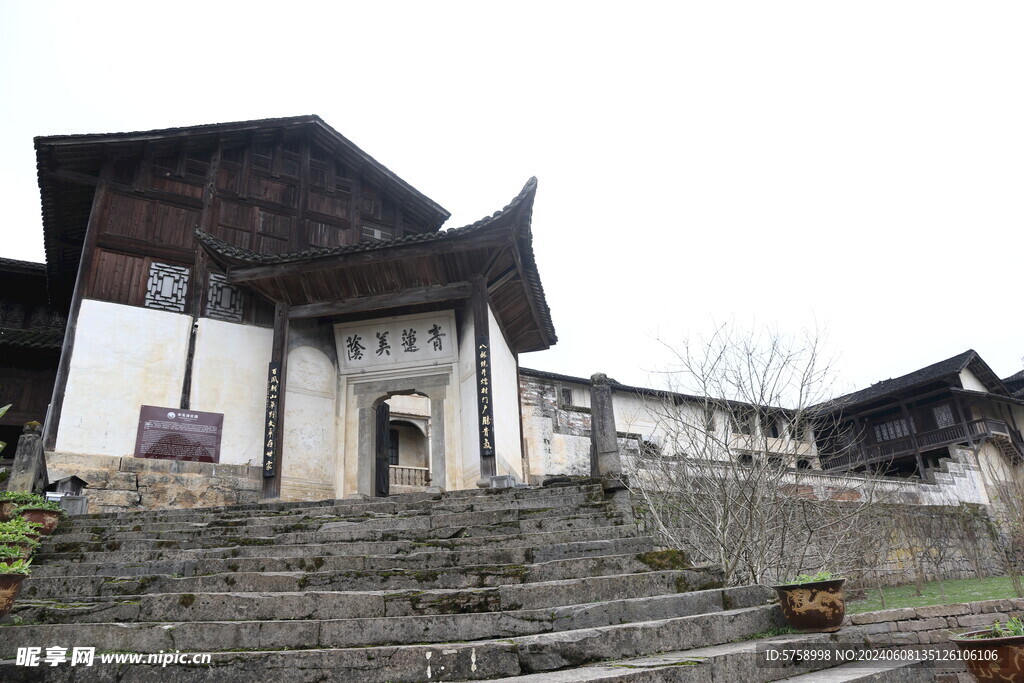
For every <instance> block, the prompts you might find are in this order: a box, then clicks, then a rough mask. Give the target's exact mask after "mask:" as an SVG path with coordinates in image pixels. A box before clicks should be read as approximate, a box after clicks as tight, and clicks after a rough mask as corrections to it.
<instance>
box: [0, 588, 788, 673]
mask: <svg viewBox="0 0 1024 683" xmlns="http://www.w3.org/2000/svg"><path fill="white" fill-rule="evenodd" d="M768 597H770V596H769V595H768V593H767V592H766V591H764V590H760V591H758V590H753V591H752V590H744V589H726V590H709V591H698V592H693V593H684V594H678V595H666V596H657V597H652V598H634V599H630V600H617V601H608V602H600V603H591V604H585V605H571V606H565V607H558V608H551V609H542V610H510V611H505V612H477V613H459V614H441V615H413V616H409V615H406V616H400V617H394V616H392V617H386V616H381V617H359V618H356V617H352V618H337V617H334V618H307V619H303V620H286V619H282V618H281V617H280V616H279V611H275V612H274V617H273V618H270V619H258V620H257V619H250V620H234V621H225V620H224V619H223V618H222V619H220V620H217V621H213V620H199V619H187V620H177V619H176V620H170V621H168V620H162V619H161V620H159V621H149V620H141V621H140V620H138V619H137V618H133V619H132V620H131V621H132V622H133V623H132V625H131V626H126V624H125V623H108V622H90V621H80V620H79V621H74V622H71V623H56V624H48V625H28V626H15V627H11V629H10V630H8V631H5V633H6V634H7V636H8V637H7V638H5V639H4V640H3V642H0V657H3V656H7V655H8V654H10V653H13V652H15V651H16V649H17V648H18V647H28V646H30V644H31V643H32V642H36V641H38V642H51V641H54V640H58V641H59V640H62V639H65V638H67V637H69V635H70V634H74V635H75V636H76V637H77V638H78V639H80V640H82V641H83V642H88V643H90V646H92V645H93V644H95V647H97V648H98V649H116V647H117V646H118V645H119V644H121V643H123V641H124V638H125V633H126V628H127V629H129V630H130V632H131V635H130V638H131V639H132V640H133V641H140V642H142V643H146V644H152V643H154V642H156V643H157V644H158V645H159V649H168V648H170V647H173V648H175V649H180V650H185V651H194V650H210V649H216V650H235V649H240V648H241V647H243V646H244V644H245V643H249V645H248V647H256V648H259V649H272V650H279V649H309V648H312V649H316V648H327V647H331V648H343V647H368V646H382V645H402V644H415V643H422V642H425V641H426V642H454V641H472V640H484V639H493V638H505V637H517V636H524V635H535V634H539V633H553V632H556V631H573V630H580V629H591V628H598V627H603V626H611V625H617V624H624V623H631V622H639V621H650V620H652V619H670V618H678V617H681V616H696V615H706V614H711V613H715V612H721V611H723V609H724V605H725V604H729V605H732V606H733V607H734V608H740V607H754V606H760V605H763V604H765V602H766V598H768ZM182 602H184V603H186V604H181V603H182ZM178 603H179V609H178V610H177V612H179V613H184V614H185V616H193V615H191V614H187V613H188V612H189V611H190V610H192V608H194V607H195V606H196V603H194V602H189V600H182V599H181V598H179V601H178ZM299 604H300V605H302V603H301V602H300V603H299ZM302 606H304V607H307V608H309V607H310V605H309V604H308V603H307V604H305V605H302ZM128 607H130V606H129V605H124V606H123V607H122V609H121V612H122V613H125V612H129V611H130V610H129V609H127V608H128ZM385 607H386V596H385ZM105 611H106V613H107V614H112V613H113V612H114V611H115V610H111V609H108V610H105ZM264 611H266V606H265V607H264ZM136 612H137V614H136V617H142V616H143V610H142V609H141V606H139V609H137V610H136ZM169 631H173V634H170V637H171V638H172V640H173V642H172V641H170V640H166V639H165V638H164V637H165V635H167V633H168V632H169ZM154 632H155V633H154Z"/></svg>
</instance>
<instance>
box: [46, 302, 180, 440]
mask: <svg viewBox="0 0 1024 683" xmlns="http://www.w3.org/2000/svg"><path fill="white" fill-rule="evenodd" d="M191 324H192V319H191V317H189V316H187V315H182V314H180V313H169V312H167V311H156V310H151V309H148V308H138V307H135V306H124V305H121V304H114V303H109V302H106V301H93V300H91V299H85V300H83V301H82V307H81V309H80V311H79V314H78V323H77V325H78V327H77V330H76V333H75V348H74V351H73V354H72V357H71V367H70V371H69V374H68V383H67V388H66V390H65V393H64V407H63V409H62V411H61V419H60V424H59V426H58V431H57V443H56V450H57V451H61V452H65V453H87V454H95V455H117V456H131V455H133V454H134V452H135V435H136V433H137V430H138V424H139V408H140V406H142V405H152V406H161V407H163V406H168V407H177V406H178V404H179V402H180V401H181V387H182V382H183V380H184V377H185V358H186V355H187V354H188V337H189V328H190V326H191Z"/></svg>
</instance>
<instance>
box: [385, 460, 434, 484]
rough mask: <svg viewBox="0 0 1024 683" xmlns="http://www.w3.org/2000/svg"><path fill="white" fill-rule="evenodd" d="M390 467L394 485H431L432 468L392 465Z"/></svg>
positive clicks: (390, 475)
mask: <svg viewBox="0 0 1024 683" xmlns="http://www.w3.org/2000/svg"><path fill="white" fill-rule="evenodd" d="M388 469H389V477H390V480H391V485H392V486H430V470H429V469H428V468H426V467H406V466H404V465H391V466H390V467H389V468H388Z"/></svg>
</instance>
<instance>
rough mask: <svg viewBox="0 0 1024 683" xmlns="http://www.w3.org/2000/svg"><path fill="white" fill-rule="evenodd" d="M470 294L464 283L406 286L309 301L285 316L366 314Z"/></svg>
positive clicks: (470, 287) (468, 295) (293, 317)
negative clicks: (397, 290) (373, 292)
mask: <svg viewBox="0 0 1024 683" xmlns="http://www.w3.org/2000/svg"><path fill="white" fill-rule="evenodd" d="M472 294H473V286H472V285H471V284H470V283H468V282H454V283H452V284H450V285H440V286H437V287H418V288H416V289H406V290H402V291H400V292H396V293H394V294H379V295H375V296H361V297H358V298H355V299H348V300H345V301H320V302H317V303H313V304H303V305H301V306H292V307H291V310H290V312H289V314H288V317H289V318H291V319H292V320H298V319H301V318H318V317H322V316H328V315H343V314H347V313H366V312H369V311H379V310H383V309H386V308H397V307H399V306H414V305H418V304H429V303H434V302H437V301H454V300H458V299H468V298H469V297H470V296H472Z"/></svg>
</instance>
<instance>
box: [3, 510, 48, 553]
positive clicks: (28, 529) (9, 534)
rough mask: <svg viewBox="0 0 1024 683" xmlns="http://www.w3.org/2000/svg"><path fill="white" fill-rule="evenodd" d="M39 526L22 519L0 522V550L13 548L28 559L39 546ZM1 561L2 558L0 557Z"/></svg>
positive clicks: (16, 518)
mask: <svg viewBox="0 0 1024 683" xmlns="http://www.w3.org/2000/svg"><path fill="white" fill-rule="evenodd" d="M38 538H39V525H38V524H36V523H34V522H30V521H28V520H27V519H24V518H22V517H15V518H14V519H12V520H9V521H6V522H0V550H2V549H3V548H14V549H16V550H17V551H18V553H19V554H20V556H21V557H24V558H25V559H28V557H29V556H30V555H31V554H32V552H33V551H34V550H35V549H36V547H37V546H38V545H39V540H38ZM0 559H2V556H0Z"/></svg>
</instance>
